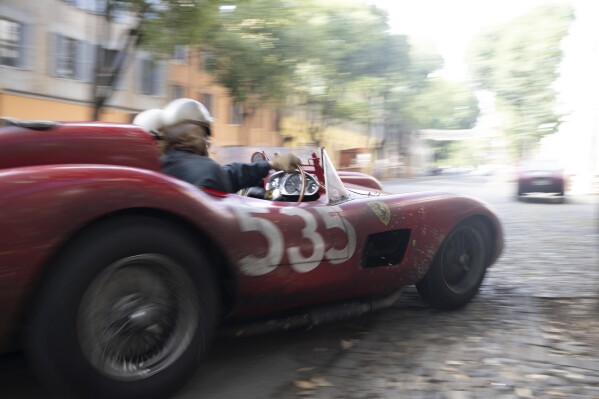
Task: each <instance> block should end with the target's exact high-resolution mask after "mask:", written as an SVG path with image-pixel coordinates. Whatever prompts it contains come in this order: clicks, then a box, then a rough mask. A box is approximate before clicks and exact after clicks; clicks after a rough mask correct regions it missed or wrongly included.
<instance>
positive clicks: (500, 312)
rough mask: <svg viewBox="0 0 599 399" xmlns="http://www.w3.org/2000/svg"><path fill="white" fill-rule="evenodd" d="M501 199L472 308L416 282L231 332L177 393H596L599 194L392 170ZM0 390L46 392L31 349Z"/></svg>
mask: <svg viewBox="0 0 599 399" xmlns="http://www.w3.org/2000/svg"><path fill="white" fill-rule="evenodd" d="M386 187H387V188H388V189H389V190H390V191H393V192H407V191H419V190H427V189H440V190H447V191H454V192H461V193H464V194H468V195H475V196H477V197H480V198H482V199H484V200H486V201H487V202H489V203H490V204H491V205H492V206H493V207H494V208H495V210H496V211H497V212H498V214H499V216H500V219H501V220H502V222H503V225H504V230H505V237H506V247H505V250H504V253H503V255H502V257H501V258H500V259H499V261H498V262H497V263H496V264H495V265H494V266H493V267H492V268H491V269H490V270H489V271H488V273H487V277H486V278H485V280H484V282H483V286H482V288H481V291H480V293H479V295H478V296H477V297H476V298H475V299H474V300H473V302H472V303H471V304H469V305H468V306H467V307H466V308H464V309H461V310H458V311H454V312H440V311H435V310H432V309H431V308H429V307H428V306H427V305H426V304H425V303H424V302H423V301H422V300H421V299H420V298H419V296H418V294H417V292H416V290H415V289H414V288H413V287H409V288H408V289H406V291H405V292H404V295H403V296H402V298H401V299H400V300H399V301H398V302H397V304H396V305H395V306H393V307H392V308H389V309H386V310H383V311H380V312H378V313H374V314H371V315H368V316H365V317H362V318H359V319H354V320H349V321H345V322H340V323H334V324H329V325H325V326H321V327H317V328H313V329H311V330H309V331H305V330H298V331H290V332H280V333H271V334H263V335H260V336H254V337H246V338H231V337H226V336H221V337H220V338H219V339H218V340H217V341H216V343H215V345H214V348H213V350H212V351H211V353H210V356H209V357H208V359H206V361H205V362H204V363H203V365H202V366H201V367H200V368H199V369H198V371H197V372H196V374H195V375H194V378H193V379H192V380H191V381H190V382H189V383H188V384H187V385H186V386H185V387H184V388H183V389H182V390H181V391H180V392H179V393H178V394H177V395H176V396H175V397H176V398H177V399H184V398H185V399H192V398H202V399H237V398H239V399H241V398H244V399H253V398H256V399H258V398H272V399H290V398H300V397H305V398H318V399H324V398H356V399H357V398H365V399H366V398H368V399H375V398H377V399H378V398H381V399H386V398H416V399H418V398H426V399H428V398H431V399H433V398H435V399H470V398H500V399H508V398H571V399H575V398H589V399H590V398H598V397H599V317H597V316H598V315H599V254H598V242H599V226H598V223H599V217H598V211H599V209H598V208H597V199H598V197H597V196H580V197H570V198H568V199H567V201H566V203H565V204H558V203H553V202H552V201H548V200H545V199H543V200H531V201H526V202H517V201H516V200H515V198H514V197H513V192H512V191H514V190H513V187H512V186H511V185H510V184H508V183H505V182H494V181H493V180H491V179H487V178H483V177H460V178H456V179H454V178H451V177H450V178H448V177H444V178H442V179H430V180H421V181H415V180H414V181H409V182H405V181H401V182H400V181H395V182H393V181H391V182H386ZM0 397H3V398H43V397H45V395H44V393H43V392H42V391H41V388H39V386H37V385H36V384H33V383H32V377H31V375H30V372H29V371H28V369H27V367H26V366H25V364H24V361H23V360H22V359H21V358H20V357H18V356H17V357H15V356H11V357H8V358H7V359H0Z"/></svg>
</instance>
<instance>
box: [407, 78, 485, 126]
mask: <svg viewBox="0 0 599 399" xmlns="http://www.w3.org/2000/svg"><path fill="white" fill-rule="evenodd" d="M412 110H413V116H414V118H415V120H416V124H417V125H418V126H420V127H422V128H426V129H471V128H473V127H474V125H475V124H476V120H477V118H478V115H479V113H480V110H479V107H478V100H477V99H476V97H475V95H474V92H473V91H472V90H471V89H470V88H469V87H467V86H466V85H465V84H463V83H457V82H449V81H447V80H443V79H440V78H434V79H429V84H428V85H427V87H425V88H424V89H423V90H422V91H421V92H420V93H419V94H418V95H417V96H416V97H415V98H414V101H413V103H412Z"/></svg>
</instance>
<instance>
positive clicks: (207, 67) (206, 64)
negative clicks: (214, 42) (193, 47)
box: [200, 50, 216, 72]
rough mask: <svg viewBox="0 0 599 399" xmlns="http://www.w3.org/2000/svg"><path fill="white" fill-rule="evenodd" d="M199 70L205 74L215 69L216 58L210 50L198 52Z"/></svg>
mask: <svg viewBox="0 0 599 399" xmlns="http://www.w3.org/2000/svg"><path fill="white" fill-rule="evenodd" d="M200 59H201V61H202V62H201V63H200V69H203V70H204V71H206V72H211V71H213V70H214V68H215V67H216V57H215V55H214V51H210V50H201V51H200Z"/></svg>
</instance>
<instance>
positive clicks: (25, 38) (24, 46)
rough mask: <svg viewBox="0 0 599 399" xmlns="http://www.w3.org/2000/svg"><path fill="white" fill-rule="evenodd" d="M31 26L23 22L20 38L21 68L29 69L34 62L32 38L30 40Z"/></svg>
mask: <svg viewBox="0 0 599 399" xmlns="http://www.w3.org/2000/svg"><path fill="white" fill-rule="evenodd" d="M30 33H31V26H30V25H25V24H21V37H20V38H19V47H20V48H19V50H20V51H19V65H18V66H19V68H23V69H29V68H30V67H31V65H33V63H32V62H31V57H32V56H33V51H31V40H30V36H31V35H30Z"/></svg>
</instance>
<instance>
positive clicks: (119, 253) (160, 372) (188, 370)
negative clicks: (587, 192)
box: [25, 216, 218, 399]
mask: <svg viewBox="0 0 599 399" xmlns="http://www.w3.org/2000/svg"><path fill="white" fill-rule="evenodd" d="M51 270H52V272H51V273H50V275H49V276H48V278H47V279H46V281H45V282H44V283H43V286H42V287H41V290H40V291H39V292H40V293H39V295H38V296H37V297H36V299H35V301H34V305H33V307H32V312H31V315H30V317H29V320H28V323H27V325H26V331H25V349H26V353H27V356H28V358H29V359H30V362H31V365H32V368H33V369H34V371H35V372H36V373H37V374H38V375H39V376H40V378H41V379H42V380H43V381H44V382H45V383H46V384H48V385H49V388H50V389H51V390H53V391H55V392H56V393H58V394H59V395H60V396H61V397H65V396H66V397H86V398H129V399H136V398H165V397H168V396H169V395H171V394H172V393H173V392H174V391H175V390H176V389H177V388H178V387H179V386H181V385H182V384H183V383H184V381H185V380H186V379H187V378H188V377H189V376H190V375H191V374H192V372H193V371H194V369H195V367H196V365H197V363H198V361H199V360H200V358H201V357H202V356H203V355H204V353H205V352H206V351H207V349H208V346H209V342H210V339H211V337H212V335H213V333H214V330H215V325H216V315H217V307H218V300H217V292H216V284H215V280H214V277H213V273H212V270H211V268H210V266H209V264H208V261H207V259H206V257H204V256H203V254H202V253H201V251H199V250H198V249H197V246H196V244H195V243H194V241H193V240H192V239H191V238H190V237H189V235H188V234H186V232H185V231H183V230H182V229H180V228H179V227H178V226H176V225H174V224H172V223H169V222H166V221H163V220H160V219H155V218H151V217H142V216H135V217H121V218H117V219H113V220H109V221H106V222H101V223H100V224H98V225H96V226H94V227H92V228H90V229H88V230H87V231H84V232H83V233H82V234H80V235H79V236H78V237H77V238H75V239H74V240H73V241H71V242H70V243H69V244H68V245H67V246H66V248H65V250H63V251H61V253H60V254H59V255H58V258H57V260H56V261H55V262H54V263H53V265H52V269H51Z"/></svg>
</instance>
